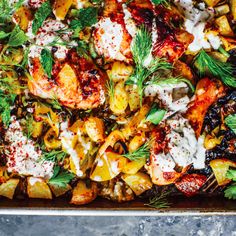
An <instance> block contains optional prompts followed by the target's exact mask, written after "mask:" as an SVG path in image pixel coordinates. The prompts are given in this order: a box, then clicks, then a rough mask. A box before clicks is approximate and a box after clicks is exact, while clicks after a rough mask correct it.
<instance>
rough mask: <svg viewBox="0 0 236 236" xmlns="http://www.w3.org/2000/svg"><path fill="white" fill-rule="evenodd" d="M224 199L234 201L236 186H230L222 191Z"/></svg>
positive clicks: (235, 198)
mask: <svg viewBox="0 0 236 236" xmlns="http://www.w3.org/2000/svg"><path fill="white" fill-rule="evenodd" d="M224 193H225V197H226V198H228V199H233V200H236V184H232V185H230V186H229V187H227V189H226V190H225V191H224Z"/></svg>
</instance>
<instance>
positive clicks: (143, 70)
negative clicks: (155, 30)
mask: <svg viewBox="0 0 236 236" xmlns="http://www.w3.org/2000/svg"><path fill="white" fill-rule="evenodd" d="M151 51H152V37H151V35H150V33H149V32H148V31H147V29H146V28H145V27H144V26H141V27H140V29H139V30H138V32H137V34H136V36H135V38H134V39H133V41H132V44H131V52H132V55H133V60H134V62H135V64H136V67H135V70H134V73H133V74H132V75H131V76H130V77H129V79H128V80H127V81H126V82H125V84H126V85H137V87H138V93H139V97H140V104H142V97H143V91H144V88H145V86H144V83H145V81H146V80H147V79H148V77H149V76H151V75H152V74H153V73H154V72H156V71H158V70H169V69H171V68H172V66H171V64H170V63H168V62H167V61H166V60H165V59H164V58H153V56H152V54H151Z"/></svg>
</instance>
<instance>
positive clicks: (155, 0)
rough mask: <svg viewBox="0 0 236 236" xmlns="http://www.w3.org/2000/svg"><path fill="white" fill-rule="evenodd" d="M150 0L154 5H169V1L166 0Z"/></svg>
mask: <svg viewBox="0 0 236 236" xmlns="http://www.w3.org/2000/svg"><path fill="white" fill-rule="evenodd" d="M152 2H153V3H154V4H155V5H160V4H162V5H163V6H169V4H170V3H169V2H168V0H152Z"/></svg>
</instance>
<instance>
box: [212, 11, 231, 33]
mask: <svg viewBox="0 0 236 236" xmlns="http://www.w3.org/2000/svg"><path fill="white" fill-rule="evenodd" d="M215 22H216V25H217V26H218V28H219V32H220V34H221V35H223V36H229V37H232V36H234V32H233V30H232V29H231V27H230V24H229V21H228V19H227V17H226V15H223V16H221V17H218V18H217V19H216V20H215Z"/></svg>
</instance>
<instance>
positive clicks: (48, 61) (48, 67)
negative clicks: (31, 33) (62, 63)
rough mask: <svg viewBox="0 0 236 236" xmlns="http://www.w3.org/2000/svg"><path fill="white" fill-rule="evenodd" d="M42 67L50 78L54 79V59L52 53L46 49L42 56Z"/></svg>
mask: <svg viewBox="0 0 236 236" xmlns="http://www.w3.org/2000/svg"><path fill="white" fill-rule="evenodd" d="M40 62H41V65H42V67H43V69H44V71H45V73H46V74H47V76H48V77H49V78H51V77H52V65H53V58H52V54H51V52H50V51H49V50H48V49H46V48H44V49H43V50H42V52H41V55H40Z"/></svg>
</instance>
